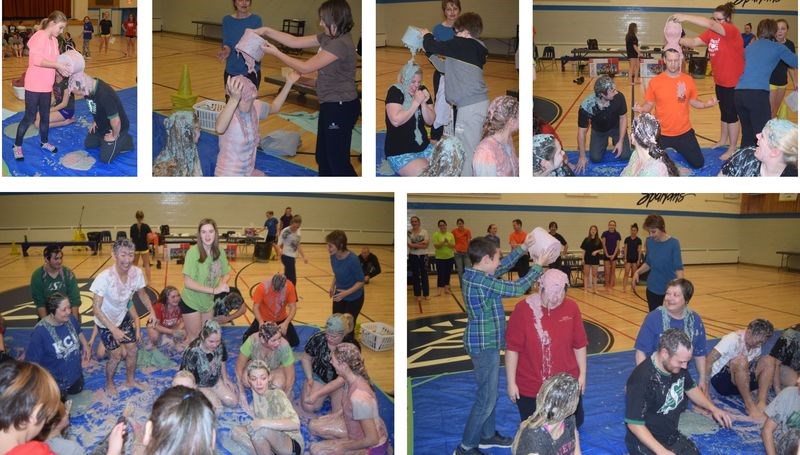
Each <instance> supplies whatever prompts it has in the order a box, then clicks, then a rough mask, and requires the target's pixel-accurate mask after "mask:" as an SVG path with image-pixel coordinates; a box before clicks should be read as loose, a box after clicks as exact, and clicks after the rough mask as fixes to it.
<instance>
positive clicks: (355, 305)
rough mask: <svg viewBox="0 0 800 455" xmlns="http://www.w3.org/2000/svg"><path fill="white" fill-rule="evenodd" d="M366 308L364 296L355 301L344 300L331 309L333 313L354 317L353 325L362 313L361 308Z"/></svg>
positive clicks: (335, 303) (334, 303) (334, 304)
mask: <svg viewBox="0 0 800 455" xmlns="http://www.w3.org/2000/svg"><path fill="white" fill-rule="evenodd" d="M362 307H364V294H363V293H362V294H361V297H359V298H357V299H355V300H342V301H341V302H333V307H332V308H331V310H332V312H333V313H347V314H349V315H351V316H353V324H355V323H356V319H358V314H359V313H361V308H362Z"/></svg>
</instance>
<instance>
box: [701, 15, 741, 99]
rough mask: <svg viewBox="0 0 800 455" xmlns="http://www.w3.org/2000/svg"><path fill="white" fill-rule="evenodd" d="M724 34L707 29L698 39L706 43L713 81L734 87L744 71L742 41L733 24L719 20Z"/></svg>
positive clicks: (723, 85) (720, 84)
mask: <svg viewBox="0 0 800 455" xmlns="http://www.w3.org/2000/svg"><path fill="white" fill-rule="evenodd" d="M720 25H722V28H724V29H725V36H722V35H720V34H719V33H717V32H715V31H713V30H711V29H708V30H706V31H705V32H703V34H702V35H700V39H701V40H703V42H704V43H706V44H707V45H708V56H709V57H710V58H711V69H713V70H714V71H713V74H714V83H715V84H717V85H719V86H721V87H736V84H737V83H739V77H740V76H741V75H742V73H743V72H744V41H742V34H741V33H740V32H739V29H738V28H736V26H735V25H733V24H730V23H727V22H721V23H720Z"/></svg>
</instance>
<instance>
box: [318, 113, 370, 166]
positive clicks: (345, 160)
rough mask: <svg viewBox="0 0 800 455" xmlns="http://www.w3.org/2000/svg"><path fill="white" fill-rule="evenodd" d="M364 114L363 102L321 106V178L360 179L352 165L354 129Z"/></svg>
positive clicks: (319, 121) (319, 127) (319, 143)
mask: <svg viewBox="0 0 800 455" xmlns="http://www.w3.org/2000/svg"><path fill="white" fill-rule="evenodd" d="M360 113H361V102H360V101H359V100H358V99H357V98H356V99H354V100H352V101H333V102H326V103H320V105H319V120H318V122H317V148H316V151H315V157H316V160H317V166H318V168H319V175H320V176H321V177H326V176H327V177H330V176H339V177H357V176H358V174H356V170H355V169H354V168H353V165H352V164H350V144H351V142H352V140H353V128H354V127H355V126H356V120H357V119H358V116H359V115H360Z"/></svg>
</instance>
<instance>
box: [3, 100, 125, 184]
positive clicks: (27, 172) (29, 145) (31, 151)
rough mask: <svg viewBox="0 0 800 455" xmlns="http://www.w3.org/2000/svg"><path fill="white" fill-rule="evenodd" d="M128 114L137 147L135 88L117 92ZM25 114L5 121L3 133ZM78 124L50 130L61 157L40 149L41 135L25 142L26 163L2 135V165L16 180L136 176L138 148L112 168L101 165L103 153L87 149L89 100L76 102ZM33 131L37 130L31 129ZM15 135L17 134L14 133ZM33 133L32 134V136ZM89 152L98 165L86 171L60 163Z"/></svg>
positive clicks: (21, 113) (20, 113) (7, 137)
mask: <svg viewBox="0 0 800 455" xmlns="http://www.w3.org/2000/svg"><path fill="white" fill-rule="evenodd" d="M117 95H119V98H120V100H121V101H122V105H123V106H124V108H125V113H126V114H127V115H128V120H129V122H130V128H129V133H130V134H131V136H133V143H134V145H136V144H137V143H138V141H137V138H136V131H137V125H136V112H137V111H136V87H132V88H126V89H124V90H120V91H118V92H117ZM23 115H24V112H18V113H16V114H14V115H12V116H11V117H8V118H7V119H5V120H3V129H4V130H5V128H6V127H7V126H9V125H11V124H14V123H19V122H20V120H22V117H23ZM75 119H76V121H75V123H72V124H70V125H67V126H62V127H59V128H50V132H49V140H50V143H52V144H54V145H55V146H56V147H58V153H57V154H55V155H54V154H52V153H50V152H45V151H43V150H41V149H40V148H39V135H38V134H36V136H34V137H31V138H28V139H26V140H25V141H24V142H23V146H22V147H23V153H24V154H25V159H24V160H21V161H16V160H15V159H14V150H13V147H14V138H13V137H9V136H7V135H6V134H3V163H4V164H5V165H7V166H8V171H9V173H10V174H11V175H14V176H37V175H41V176H80V177H88V176H102V177H118V176H136V147H134V149H133V150H132V151H130V152H126V153H122V154H120V155H119V156H117V157H116V158H115V159H114V160H113V161H112V162H111V163H110V164H105V163H103V162H101V161H100V149H85V148H84V147H83V142H84V139H86V133H87V129H88V128H87V125H91V123H92V122H93V120H92V114H91V113H90V112H89V108H88V107H87V106H86V100H85V99H83V98H78V99H77V100H76V101H75ZM31 129H34V127H33V126H32V125H31ZM15 131H16V130H15ZM30 131H31V130H29V132H30ZM76 150H86V151H87V152H89V155H90V156H92V157H94V158H95V159H96V160H97V162H96V163H95V164H94V166H92V167H91V168H90V169H88V170H86V171H78V170H74V169H69V168H66V167H64V166H62V165H61V163H59V159H60V158H61V157H63V156H64V155H66V154H67V153H69V152H74V151H76Z"/></svg>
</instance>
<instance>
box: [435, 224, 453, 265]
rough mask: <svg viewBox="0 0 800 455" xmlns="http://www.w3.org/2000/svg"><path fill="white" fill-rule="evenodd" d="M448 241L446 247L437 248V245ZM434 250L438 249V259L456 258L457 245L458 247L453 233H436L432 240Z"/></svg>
mask: <svg viewBox="0 0 800 455" xmlns="http://www.w3.org/2000/svg"><path fill="white" fill-rule="evenodd" d="M445 240H447V244H446V245H442V246H440V247H439V248H436V246H435V245H436V244H437V243H440V242H443V241H445ZM432 242H433V245H434V248H435V249H436V259H450V258H452V257H455V255H456V253H455V251H456V250H455V245H456V238H455V237H453V233H452V232H442V231H436V232H434V233H433V239H432Z"/></svg>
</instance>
